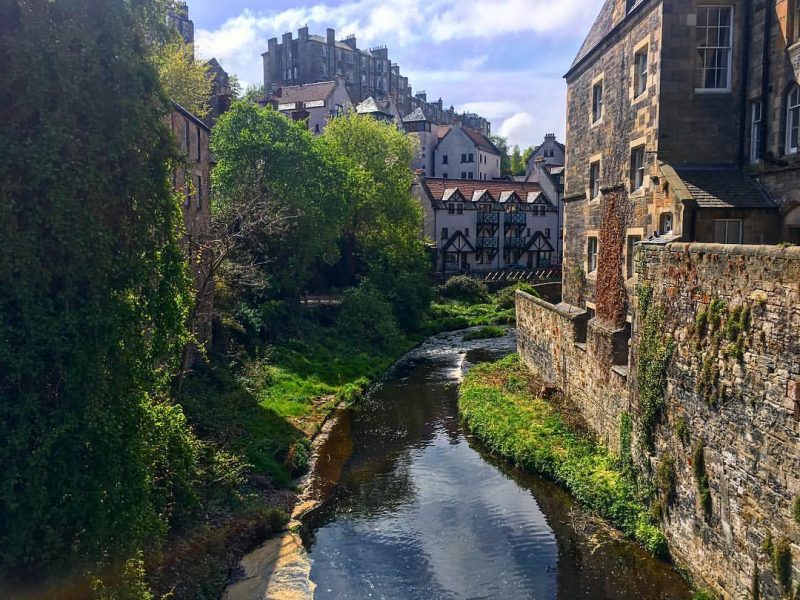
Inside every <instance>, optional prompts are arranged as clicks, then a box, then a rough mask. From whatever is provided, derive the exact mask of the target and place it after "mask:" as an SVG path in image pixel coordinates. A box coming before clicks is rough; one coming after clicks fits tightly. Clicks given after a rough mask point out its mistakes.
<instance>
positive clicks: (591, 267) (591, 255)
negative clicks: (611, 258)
mask: <svg viewBox="0 0 800 600" xmlns="http://www.w3.org/2000/svg"><path fill="white" fill-rule="evenodd" d="M593 246H594V252H592V247H593ZM599 253H600V243H599V239H598V236H596V235H589V236H586V274H587V275H588V274H590V273H595V272H596V271H597V256H598V255H599Z"/></svg>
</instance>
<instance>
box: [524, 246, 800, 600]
mask: <svg viewBox="0 0 800 600" xmlns="http://www.w3.org/2000/svg"><path fill="white" fill-rule="evenodd" d="M637 271H638V273H637V280H638V284H639V285H640V286H642V285H644V286H646V287H647V289H649V290H651V293H652V296H651V298H652V300H651V304H650V306H651V307H660V308H661V309H663V311H664V324H663V327H661V328H660V331H663V334H664V341H665V342H669V340H672V341H674V343H675V350H674V352H673V354H672V356H671V358H670V360H669V362H668V367H667V372H666V373H667V375H666V387H665V389H664V392H665V394H664V399H665V406H666V409H665V410H664V411H663V414H662V415H661V417H660V419H659V421H658V424H657V425H656V428H655V452H654V453H652V454H651V453H650V452H648V451H646V450H644V449H643V446H642V444H641V443H640V440H641V427H642V425H641V420H640V419H639V418H638V414H639V409H638V403H639V390H638V386H637V373H636V370H637V364H638V360H639V356H640V355H641V352H640V344H641V332H642V328H643V317H642V314H641V311H640V310H639V309H638V308H634V310H633V324H632V325H633V333H632V338H631V352H630V359H629V365H627V366H628V367H629V369H630V372H629V373H628V374H627V377H625V374H626V369H625V368H624V366H622V365H614V364H613V363H614V360H613V356H614V352H613V345H614V341H615V339H616V341H617V342H619V341H620V339H622V340H624V339H625V338H624V332H623V333H622V334H620V332H611V331H607V330H604V329H603V328H602V327H601V326H599V324H597V323H595V321H594V320H591V321H589V322H588V323H586V344H585V346H584V345H583V344H582V343H581V342H580V341H577V342H576V340H579V339H580V338H581V336H582V332H583V322H585V320H586V317H587V315H586V313H585V312H584V311H582V310H580V309H577V308H575V307H571V306H570V305H566V304H560V305H552V304H548V303H546V302H544V301H542V300H538V299H534V298H531V297H530V296H527V295H525V294H522V293H518V295H517V318H518V339H519V342H518V344H519V352H520V355H521V356H522V358H523V360H524V361H525V363H526V364H527V365H529V366H530V367H531V368H532V369H533V370H535V371H537V372H539V373H540V374H541V375H542V376H543V377H544V379H545V380H547V381H548V382H549V383H550V384H551V385H553V386H556V387H558V388H560V389H562V390H563V391H565V392H566V393H567V394H568V395H569V396H571V397H572V398H573V400H574V401H575V402H576V404H577V405H578V406H579V407H580V408H581V410H582V411H583V413H584V417H585V418H586V420H587V421H588V422H589V424H590V426H591V427H592V428H593V429H594V431H595V432H596V433H597V435H598V436H599V438H600V439H601V440H604V441H605V442H606V443H607V444H608V445H609V447H610V448H612V449H614V450H618V449H619V443H618V438H619V422H620V416H621V415H622V413H623V412H628V413H630V414H631V415H632V417H633V419H634V432H635V436H634V459H635V461H636V462H637V463H638V464H640V465H641V466H642V469H643V472H645V473H647V472H650V473H653V472H655V470H656V468H657V465H658V464H660V463H662V462H664V461H666V460H671V461H672V462H673V463H674V466H675V478H674V484H675V488H674V497H673V500H672V501H671V502H670V503H669V504H668V508H667V510H666V511H665V513H664V514H665V516H664V522H663V526H664V531H665V533H666V534H667V537H668V539H669V543H670V549H671V552H672V554H673V556H674V557H675V558H676V560H677V562H678V563H679V564H681V565H682V566H684V567H686V568H687V569H688V570H689V571H690V572H691V573H692V574H693V575H694V576H695V577H696V578H698V579H699V580H700V581H701V582H702V583H703V584H704V585H706V586H708V587H709V588H711V589H713V590H715V591H716V592H718V593H719V594H721V595H722V596H723V597H726V598H747V597H750V594H751V591H752V585H753V580H754V577H757V578H758V582H759V590H760V594H761V597H762V598H779V597H781V589H780V585H779V584H778V582H777V577H776V574H775V572H774V570H773V566H772V561H771V560H770V557H769V556H768V555H767V553H766V552H765V550H764V549H763V547H764V545H765V541H766V540H767V538H768V537H769V538H771V540H772V541H773V545H774V546H777V545H778V543H779V542H780V541H784V540H785V541H787V542H788V543H789V548H790V552H791V556H792V561H793V568H792V573H793V577H794V583H793V585H795V586H796V585H797V583H798V582H800V524H798V523H796V522H795V520H794V517H793V508H794V504H795V502H796V501H797V499H798V498H800V436H798V432H799V431H800V429H799V427H800V421H798V419H800V248H777V247H774V246H771V247H769V246H736V245H715V244H682V243H681V244H678V243H673V244H668V245H666V246H663V245H649V244H641V245H640V246H639V247H638V250H637ZM640 289H642V288H640ZM634 305H635V307H636V306H638V298H637V299H635V303H634ZM651 310H652V308H651ZM617 349H619V344H618V343H617ZM617 362H619V361H617ZM636 432H639V433H638V434H636ZM700 456H702V458H703V459H704V462H705V474H706V475H707V477H708V484H707V486H708V489H709V492H710V507H709V506H708V504H705V505H704V503H703V502H702V501H701V499H700V498H701V494H700V486H699V485H698V481H697V478H696V476H695V473H694V469H693V465H694V463H695V460H696V459H697V458H698V457H700Z"/></svg>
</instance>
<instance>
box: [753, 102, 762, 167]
mask: <svg viewBox="0 0 800 600" xmlns="http://www.w3.org/2000/svg"><path fill="white" fill-rule="evenodd" d="M762 106H763V105H762V104H761V100H758V101H757V102H753V104H751V105H750V162H752V163H754V162H758V157H759V156H760V155H761V119H762Z"/></svg>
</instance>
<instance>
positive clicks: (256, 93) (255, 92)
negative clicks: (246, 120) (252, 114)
mask: <svg viewBox="0 0 800 600" xmlns="http://www.w3.org/2000/svg"><path fill="white" fill-rule="evenodd" d="M242 98H243V99H245V100H249V101H250V102H258V101H259V100H262V99H263V98H264V84H263V83H262V84H261V85H253V84H250V85H248V86H247V87H246V88H245V90H244V94H243V95H242Z"/></svg>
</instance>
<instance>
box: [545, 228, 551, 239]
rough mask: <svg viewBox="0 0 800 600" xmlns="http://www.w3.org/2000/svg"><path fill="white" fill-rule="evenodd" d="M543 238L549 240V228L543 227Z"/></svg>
mask: <svg viewBox="0 0 800 600" xmlns="http://www.w3.org/2000/svg"><path fill="white" fill-rule="evenodd" d="M544 237H546V238H547V239H548V240H549V239H550V228H549V227H545V228H544Z"/></svg>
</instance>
